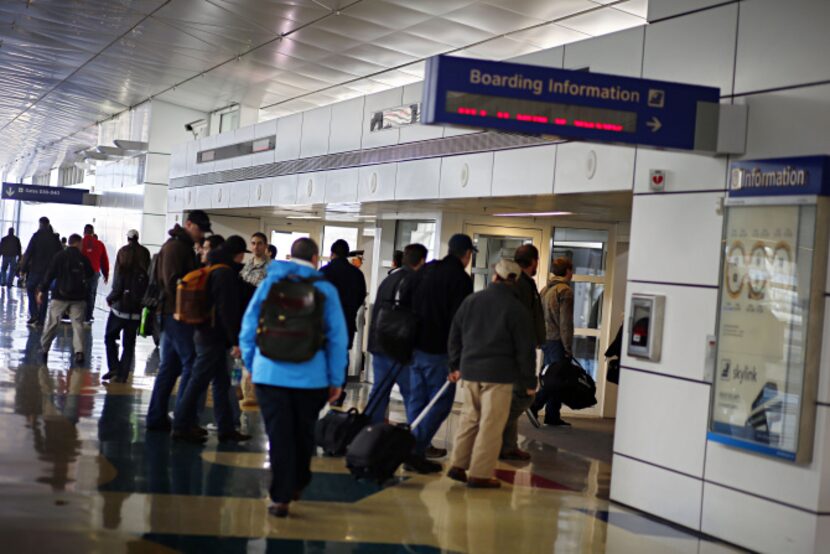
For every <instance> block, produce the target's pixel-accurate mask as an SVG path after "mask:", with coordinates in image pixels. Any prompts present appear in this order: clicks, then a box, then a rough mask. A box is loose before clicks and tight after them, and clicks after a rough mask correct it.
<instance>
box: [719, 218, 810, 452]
mask: <svg viewBox="0 0 830 554" xmlns="http://www.w3.org/2000/svg"><path fill="white" fill-rule="evenodd" d="M814 229H815V207H814V206H797V205H794V206H770V205H761V206H733V207H730V208H728V211H727V216H726V228H725V233H726V235H725V240H724V260H723V268H724V271H723V283H722V285H721V300H720V318H719V326H718V361H717V364H718V365H717V371H716V373H715V376H714V382H713V398H712V413H711V418H710V426H709V435H708V438H709V440H712V441H715V442H721V443H726V444H729V445H731V446H737V447H740V448H745V449H749V450H753V451H756V452H759V453H763V454H768V455H772V456H775V457H779V458H783V459H786V460H795V459H796V454H797V452H798V442H799V441H798V439H799V437H798V433H799V429H800V423H801V422H800V417H801V413H802V410H801V408H802V406H801V403H802V391H803V385H804V371H805V349H806V343H807V340H806V337H807V316H808V307H809V297H810V290H809V289H810V286H809V284H810V275H811V271H812V252H813V232H814Z"/></svg>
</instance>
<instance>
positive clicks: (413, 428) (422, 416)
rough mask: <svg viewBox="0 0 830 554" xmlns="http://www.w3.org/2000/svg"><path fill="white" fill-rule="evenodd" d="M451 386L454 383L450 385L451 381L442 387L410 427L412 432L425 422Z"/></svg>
mask: <svg viewBox="0 0 830 554" xmlns="http://www.w3.org/2000/svg"><path fill="white" fill-rule="evenodd" d="M450 385H452V383H450V382H449V381H446V382H445V383H444V386H442V387H441V390H439V391H438V394H436V395H435V396H433V397H432V400H430V401H429V404H427V407H426V408H424V409H423V410H421V413H420V414H418V417H416V418H415V421H413V422H412V425H410V426H409V429H410V430H411V431H414V430H415V428H416V427H417V426H418V425H419V424H420V423H421V421H423V419H424V418H425V417H426V416H427V414H428V413H429V411H430V410H431V409H432V408H433V407H435V404H437V403H438V400H439V399H440V398H441V397H442V396H444V393H445V392H447V389H448V388H450Z"/></svg>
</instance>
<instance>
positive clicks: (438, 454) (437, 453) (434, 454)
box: [424, 445, 447, 458]
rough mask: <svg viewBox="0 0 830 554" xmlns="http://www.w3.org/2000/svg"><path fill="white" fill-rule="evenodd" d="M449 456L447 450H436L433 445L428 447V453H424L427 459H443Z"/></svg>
mask: <svg viewBox="0 0 830 554" xmlns="http://www.w3.org/2000/svg"><path fill="white" fill-rule="evenodd" d="M446 455H447V449H446V448H435V447H434V446H432V445H429V446H427V450H426V452H424V457H425V458H443V457H444V456H446Z"/></svg>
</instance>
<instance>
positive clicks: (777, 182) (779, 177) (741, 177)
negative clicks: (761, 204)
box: [729, 156, 830, 198]
mask: <svg viewBox="0 0 830 554" xmlns="http://www.w3.org/2000/svg"><path fill="white" fill-rule="evenodd" d="M802 195H806V196H830V156H801V157H797V158H773V159H767V160H744V161H738V162H732V163H731V164H730V165H729V197H730V198H742V197H757V196H802Z"/></svg>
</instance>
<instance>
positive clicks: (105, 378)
mask: <svg viewBox="0 0 830 554" xmlns="http://www.w3.org/2000/svg"><path fill="white" fill-rule="evenodd" d="M110 379H112V380H113V381H116V382H117V381H118V378H117V377H115V375H114V374H113V372H112V371H107V372H106V373H104V374H103V375H101V380H102V381H109V380H110Z"/></svg>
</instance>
